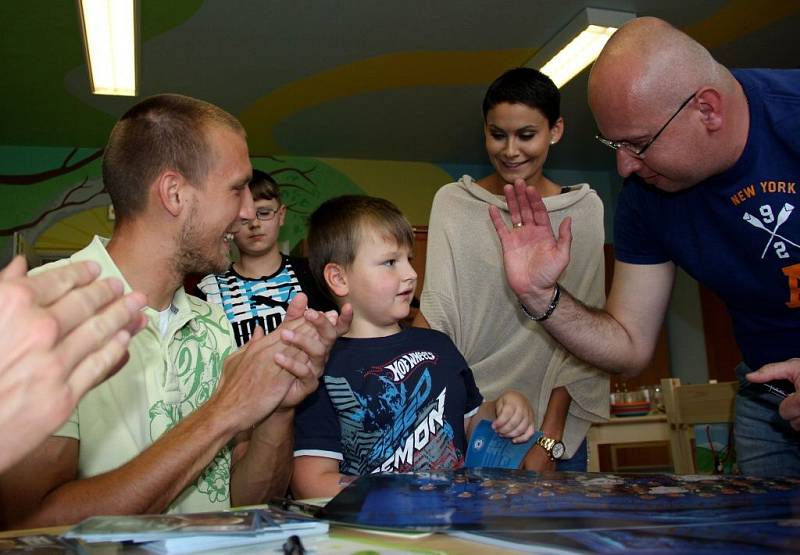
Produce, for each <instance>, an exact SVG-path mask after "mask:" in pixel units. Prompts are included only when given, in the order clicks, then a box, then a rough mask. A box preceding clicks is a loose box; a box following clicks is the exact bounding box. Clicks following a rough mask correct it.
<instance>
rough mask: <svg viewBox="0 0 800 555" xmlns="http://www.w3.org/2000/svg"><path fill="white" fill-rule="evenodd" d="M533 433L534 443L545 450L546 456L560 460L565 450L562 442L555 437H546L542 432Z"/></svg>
mask: <svg viewBox="0 0 800 555" xmlns="http://www.w3.org/2000/svg"><path fill="white" fill-rule="evenodd" d="M535 435H536V439H535V441H534V443H535V444H536V445H538V446H539V447H541V448H542V449H544V450H545V451H547V456H548V457H550V460H551V461H560V460H561V458H562V457H563V456H564V452H565V451H566V449H565V447H564V444H563V443H561V442H560V441H558V440H557V439H553V438H552V437H547V436H546V435H544V434H543V433H542V432H536V434H535Z"/></svg>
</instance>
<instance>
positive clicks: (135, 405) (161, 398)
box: [48, 237, 236, 512]
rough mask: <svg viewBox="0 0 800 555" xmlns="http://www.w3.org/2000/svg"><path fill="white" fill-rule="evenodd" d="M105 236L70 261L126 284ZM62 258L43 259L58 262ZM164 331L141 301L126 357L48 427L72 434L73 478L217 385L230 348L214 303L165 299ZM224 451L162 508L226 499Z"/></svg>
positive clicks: (119, 459) (128, 453)
mask: <svg viewBox="0 0 800 555" xmlns="http://www.w3.org/2000/svg"><path fill="white" fill-rule="evenodd" d="M107 243H108V240H107V239H103V238H100V237H95V238H94V239H93V240H92V242H91V243H90V244H89V245H88V246H87V247H86V248H84V249H83V250H81V251H79V252H77V253H75V254H74V255H73V256H71V257H70V259H69V260H71V261H81V260H93V261H95V262H97V263H98V264H99V265H100V267H101V268H102V271H101V277H103V278H105V277H111V276H113V277H116V278H119V279H120V280H122V282H123V283H124V284H125V292H126V293H127V292H130V291H131V287H130V285H129V284H128V282H127V281H126V280H125V278H124V277H123V275H122V273H121V272H120V271H119V269H118V268H117V266H116V264H114V261H113V260H112V259H111V257H110V256H109V255H108V252H107V251H106V248H105V245H106V244H107ZM66 263H67V260H61V261H58V262H54V263H52V264H50V265H48V266H51V267H52V266H53V265H60V264H66ZM171 310H172V315H171V318H170V319H169V323H168V326H167V333H166V334H165V335H164V336H163V337H162V335H161V332H160V331H159V314H158V312H156V311H155V310H153V309H151V308H149V307H148V308H145V309H144V312H145V314H146V315H147V317H148V319H149V322H148V325H147V327H146V328H145V329H144V330H142V331H141V332H139V333H138V334H137V335H136V336H135V337H134V338H133V339H132V340H131V343H130V348H129V351H130V360H129V361H128V363H127V364H125V366H124V367H123V368H122V369H121V370H120V371H119V372H118V373H117V374H116V375H114V376H113V377H112V378H110V379H108V380H106V381H105V382H103V383H102V384H100V385H99V386H97V387H96V388H94V389H93V390H92V391H90V392H89V393H88V394H87V395H86V396H85V397H84V398H83V399H82V400H81V402H80V403H79V405H78V408H77V409H76V410H75V412H74V413H73V414H72V416H71V417H70V419H69V420H68V421H67V423H66V424H64V426H63V427H62V428H61V429H60V430H59V431H57V432H56V433H55V435H57V436H63V437H71V438H75V439H77V440H79V441H80V462H79V468H78V474H79V478H87V477H90V476H95V475H97V474H101V473H103V472H107V471H110V470H113V469H116V468H119V467H120V466H122V465H123V464H125V463H126V462H128V461H129V460H131V459H133V458H134V457H136V456H137V455H138V454H139V453H141V452H142V451H144V450H145V449H147V447H149V446H150V445H151V444H152V443H153V442H154V441H156V440H157V439H158V438H159V437H161V435H162V434H163V433H164V432H166V431H168V430H169V429H171V428H172V427H173V426H175V425H176V424H177V423H178V422H179V421H180V420H181V419H182V418H184V417H185V416H187V415H189V414H191V413H192V412H193V411H194V410H195V409H196V408H197V407H199V406H200V405H202V404H203V403H205V402H206V401H207V400H208V399H209V397H210V396H211V394H212V393H213V391H214V390H215V389H216V387H217V383H218V382H219V378H220V375H221V373H222V362H223V361H224V360H225V357H227V356H228V355H229V354H230V353H232V352H233V351H235V350H236V344H235V341H234V339H233V333H232V330H231V328H230V324H229V323H228V319H227V318H226V317H225V313H224V312H223V311H222V309H221V308H220V307H218V306H216V305H212V304H209V303H206V302H204V301H201V300H200V299H197V298H195V297H192V296H191V295H187V294H186V292H185V291H184V290H183V288H182V287H181V288H180V289H178V290H177V291H176V292H175V296H174V297H173V299H172V308H171ZM230 477H231V453H230V449H229V448H228V447H225V448H223V449H222V450H221V451H220V452H219V453H218V454H217V456H216V457H215V458H214V460H213V461H212V462H211V463H210V464H209V465H208V466H207V467H206V468H205V470H204V471H203V472H202V473H201V474H200V476H199V477H198V479H197V481H196V482H195V483H194V484H192V485H191V486H189V487H188V488H186V489H185V490H184V491H183V492H182V493H181V494H180V495H179V496H178V497H177V498H176V499H175V501H174V502H173V503H172V505H170V507H169V509H168V511H167V512H199V511H213V510H220V509H226V508H228V507H229V506H230Z"/></svg>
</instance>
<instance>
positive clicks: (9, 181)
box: [0, 148, 104, 185]
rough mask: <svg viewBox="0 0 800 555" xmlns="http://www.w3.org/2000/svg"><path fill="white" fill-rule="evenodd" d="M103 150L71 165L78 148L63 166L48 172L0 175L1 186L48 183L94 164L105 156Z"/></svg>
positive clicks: (66, 159) (68, 156) (73, 150)
mask: <svg viewBox="0 0 800 555" xmlns="http://www.w3.org/2000/svg"><path fill="white" fill-rule="evenodd" d="M103 150H104V149H102V148H101V149H100V150H98V151H96V152H93V153H92V154H90V155H89V156H87V157H86V158H84V159H83V160H79V161H77V162H75V163H74V164H70V163H69V162H70V160H72V157H73V156H75V153H76V152H78V149H77V148H73V149H72V151H70V153H69V154H68V155H67V157H66V158H65V159H64V162H62V163H61V166H59V167H58V168H53V169H51V170H46V171H43V172H39V173H31V174H27V175H14V174H11V175H3V174H0V184H2V185H34V184H36V183H41V182H42V181H47V180H48V179H52V178H54V177H58V176H60V175H66V174H68V173H70V172H74V171H75V170H77V169H79V168H82V167H83V166H85V165H86V164H89V163H91V162H94V161H95V160H97V159H98V158H100V157H101V156H102V155H103Z"/></svg>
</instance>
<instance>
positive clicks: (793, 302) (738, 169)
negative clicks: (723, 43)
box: [614, 70, 800, 369]
mask: <svg viewBox="0 0 800 555" xmlns="http://www.w3.org/2000/svg"><path fill="white" fill-rule="evenodd" d="M733 73H734V75H735V77H736V79H737V80H738V81H739V82H740V83H741V85H742V87H743V88H744V92H745V94H746V95H747V100H748V104H749V107H750V130H749V136H748V139H747V144H746V146H745V149H744V152H743V153H742V155H741V157H740V158H739V160H738V161H737V162H736V164H735V165H734V166H733V167H732V168H730V169H729V170H727V171H725V172H724V173H722V174H719V175H715V176H713V177H711V178H709V179H707V180H705V181H702V182H701V183H698V184H697V185H695V186H694V187H691V188H689V189H686V190H684V191H681V192H678V193H667V192H664V191H660V190H658V189H656V188H655V187H652V186H650V185H647V184H646V183H644V182H643V181H642V180H641V179H640V178H639V177H638V176H632V177H630V178H628V179H626V181H625V185H624V187H623V190H622V193H621V194H620V199H619V204H618V207H617V213H616V222H615V226H614V227H615V229H614V246H615V252H616V257H617V259H618V260H620V261H622V262H627V263H631V264H659V263H663V262H667V261H670V260H672V261H674V262H675V263H676V264H677V265H678V266H680V267H681V268H683V269H684V270H686V272H688V273H689V274H690V275H692V276H693V277H694V278H695V279H697V281H699V282H700V283H703V284H704V285H706V286H707V287H709V288H710V289H711V290H713V291H714V292H716V293H717V294H718V295H719V296H720V297H721V298H722V300H723V301H724V302H725V304H726V305H727V307H728V310H729V311H730V314H731V317H732V320H733V326H734V333H735V335H736V341H737V343H738V345H739V348H740V349H741V351H742V355H743V357H744V361H745V363H746V364H747V365H748V366H749V367H750V368H752V369H757V368H759V367H760V366H762V365H764V364H766V363H769V362H777V361H783V360H786V359H789V358H792V357H797V356H800V210H796V208H798V207H799V206H798V205H800V195H799V194H798V192H799V191H800V188H799V186H800V70H737V71H734V72H733ZM795 212H797V214H795Z"/></svg>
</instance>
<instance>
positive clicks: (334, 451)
mask: <svg viewBox="0 0 800 555" xmlns="http://www.w3.org/2000/svg"><path fill="white" fill-rule="evenodd" d="M294 456H295V457H303V456H313V457H326V458H330V459H336V460H338V461H341V460H344V456H343V455H342V440H341V429H340V427H339V418H338V416H337V415H336V410H335V409H334V408H333V403H332V402H331V400H330V397H329V396H328V392H327V390H326V389H325V383H324V382H323V381H322V380H320V384H319V387H318V388H317V390H316V391H315V392H314V393H312V394H311V395H309V396H308V397H306V398H305V400H304V401H303V402H302V403H300V406H299V407H298V408H297V413H296V414H295V418H294Z"/></svg>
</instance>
